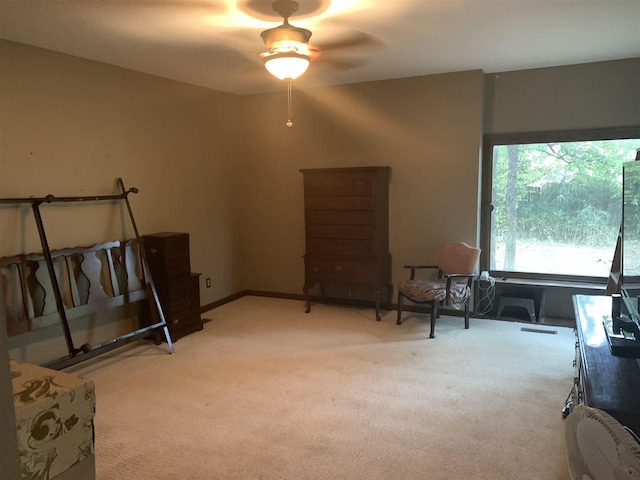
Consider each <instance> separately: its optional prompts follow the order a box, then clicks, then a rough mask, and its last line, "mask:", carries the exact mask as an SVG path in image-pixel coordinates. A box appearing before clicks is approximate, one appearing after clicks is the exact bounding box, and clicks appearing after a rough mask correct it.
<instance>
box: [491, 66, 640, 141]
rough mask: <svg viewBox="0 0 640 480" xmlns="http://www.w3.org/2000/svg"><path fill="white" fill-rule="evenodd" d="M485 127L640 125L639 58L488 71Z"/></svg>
mask: <svg viewBox="0 0 640 480" xmlns="http://www.w3.org/2000/svg"><path fill="white" fill-rule="evenodd" d="M486 84H487V85H486V109H485V133H511V132H536V131H537V132H546V131H553V130H577V129H588V128H603V127H624V126H631V125H640V87H638V85H640V58H632V59H628V60H616V61H610V62H596V63H586V64H581V65H569V66H563V67H553V68H538V69H533V70H521V71H515V72H502V73H495V74H490V75H487V81H486Z"/></svg>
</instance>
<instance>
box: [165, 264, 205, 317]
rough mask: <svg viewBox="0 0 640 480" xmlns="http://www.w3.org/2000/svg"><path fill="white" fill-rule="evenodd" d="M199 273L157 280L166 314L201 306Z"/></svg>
mask: <svg viewBox="0 0 640 480" xmlns="http://www.w3.org/2000/svg"><path fill="white" fill-rule="evenodd" d="M198 277H199V274H196V273H194V274H191V275H189V276H188V277H184V278H179V279H176V280H158V281H156V282H155V286H156V289H157V290H158V296H159V297H160V304H161V305H162V309H163V310H164V311H165V314H169V313H177V312H182V311H185V310H189V309H192V308H197V309H199V308H200V286H199V281H198Z"/></svg>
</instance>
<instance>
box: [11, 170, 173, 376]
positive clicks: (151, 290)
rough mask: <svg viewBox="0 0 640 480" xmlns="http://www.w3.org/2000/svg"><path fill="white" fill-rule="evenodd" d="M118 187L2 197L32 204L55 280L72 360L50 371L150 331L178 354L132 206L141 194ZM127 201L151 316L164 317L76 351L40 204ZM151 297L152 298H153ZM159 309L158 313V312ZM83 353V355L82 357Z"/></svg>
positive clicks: (61, 361)
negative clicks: (110, 191) (158, 332)
mask: <svg viewBox="0 0 640 480" xmlns="http://www.w3.org/2000/svg"><path fill="white" fill-rule="evenodd" d="M118 186H119V187H120V189H121V193H120V194H118V195H97V196H96V195H94V196H81V197H55V196H53V195H47V196H45V197H25V198H0V205H10V204H13V205H16V204H30V205H31V208H32V210H33V215H34V217H35V221H36V226H37V228H38V235H39V236H40V243H41V245H42V252H43V255H44V258H45V263H46V264H47V270H48V273H49V278H50V280H51V287H52V290H53V295H54V297H55V301H56V307H57V310H58V314H59V315H60V322H61V323H62V327H63V331H64V337H65V342H66V344H67V350H68V352H69V356H68V357H63V358H59V359H56V360H52V361H50V362H47V363H45V364H44V366H46V367H48V368H55V369H63V368H67V367H69V366H71V365H74V364H76V363H79V362H80V361H82V360H85V359H89V358H92V357H95V356H96V355H99V354H101V353H104V352H107V351H109V350H112V349H114V348H116V347H118V346H120V345H123V344H124V343H127V342H130V341H132V340H135V339H137V338H142V337H144V336H145V335H148V334H149V332H151V331H152V330H155V329H157V328H162V329H163V332H164V335H165V339H166V341H167V345H168V347H169V352H170V353H172V354H173V353H174V349H173V342H172V341H171V335H170V334H169V329H168V328H167V322H166V319H165V316H164V313H163V311H162V305H161V304H160V299H159V297H158V293H157V290H156V287H155V284H154V283H153V279H152V277H151V273H150V272H149V267H148V265H147V259H146V253H145V250H144V244H143V240H142V238H141V237H140V234H139V232H138V227H137V225H136V221H135V218H134V216H133V210H132V209H131V205H130V203H129V197H128V196H129V194H130V193H138V189H137V188H135V187H131V188H129V189H128V190H127V189H125V187H124V182H123V181H122V178H118ZM117 200H124V201H125V203H126V205H127V210H128V212H129V218H130V220H131V224H132V226H133V230H134V232H135V235H136V240H137V243H138V248H139V251H140V259H141V263H142V271H143V274H144V277H145V283H146V285H147V298H148V300H149V307H150V309H151V314H152V316H153V317H156V316H155V315H154V313H157V314H158V316H159V317H160V320H159V321H156V320H157V317H156V318H154V321H153V322H152V325H149V326H146V327H143V328H140V329H138V330H136V331H134V332H130V333H127V334H125V335H121V336H119V337H117V338H114V339H112V340H109V341H107V342H104V343H102V344H100V345H97V346H95V347H91V346H90V345H89V344H86V343H85V344H83V345H82V346H81V347H80V348H76V347H75V345H74V343H73V337H72V335H71V329H70V328H69V319H68V318H67V314H66V311H65V306H64V300H63V299H62V293H61V292H60V285H59V284H58V279H57V277H56V272H55V267H54V264H53V257H52V256H51V250H50V248H49V242H48V240H47V236H46V232H45V228H44V222H43V221H42V215H41V213H40V205H42V204H43V203H82V202H100V201H117ZM149 294H151V297H152V298H150V297H149ZM154 307H155V310H154ZM79 354H82V355H79Z"/></svg>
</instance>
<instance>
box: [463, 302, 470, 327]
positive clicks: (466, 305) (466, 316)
mask: <svg viewBox="0 0 640 480" xmlns="http://www.w3.org/2000/svg"><path fill="white" fill-rule="evenodd" d="M464 328H465V330H468V329H469V300H468V299H467V301H466V302H465V303H464Z"/></svg>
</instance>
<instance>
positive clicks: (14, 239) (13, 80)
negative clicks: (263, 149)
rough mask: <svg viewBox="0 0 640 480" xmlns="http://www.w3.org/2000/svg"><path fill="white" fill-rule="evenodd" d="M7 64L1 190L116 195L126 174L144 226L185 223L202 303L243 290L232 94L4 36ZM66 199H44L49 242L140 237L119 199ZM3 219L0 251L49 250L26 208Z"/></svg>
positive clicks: (0, 77)
mask: <svg viewBox="0 0 640 480" xmlns="http://www.w3.org/2000/svg"><path fill="white" fill-rule="evenodd" d="M0 64H1V65H2V68H0V112H1V113H0V115H1V116H0V121H1V130H0V132H1V135H0V197H2V198H6V197H28V196H32V195H33V196H44V195H46V194H48V193H52V194H54V195H59V196H65V195H66V196H81V195H101V194H111V193H116V192H117V191H118V190H117V188H116V179H117V178H118V177H122V178H123V179H124V182H125V184H126V185H127V186H135V187H138V189H139V190H140V193H139V194H137V195H133V196H131V197H130V199H131V203H132V208H133V211H134V215H135V217H136V222H137V224H138V229H139V230H140V233H141V234H145V233H154V232H159V231H167V230H169V231H181V232H182V231H184V232H189V234H190V242H191V245H190V246H191V268H192V270H193V271H196V272H200V273H202V277H201V302H202V304H207V303H210V302H213V301H215V300H217V299H219V298H221V297H224V296H227V295H231V294H232V293H235V292H237V291H239V290H241V289H242V288H243V279H242V276H243V271H242V262H241V258H242V251H241V249H242V241H241V237H240V235H241V234H242V232H241V229H240V218H239V215H238V213H239V203H240V202H238V198H237V191H236V190H235V188H234V182H231V181H230V179H235V178H237V176H238V175H239V171H240V165H239V164H238V154H237V151H238V148H237V143H236V138H237V137H236V131H237V130H236V128H235V125H236V123H237V114H238V107H239V103H240V102H239V99H238V98H237V97H236V96H233V95H228V94H222V93H218V92H214V91H211V90H208V89H205V88H200V87H195V86H191V85H187V84H183V83H179V82H173V81H169V80H164V79H161V78H158V77H153V76H150V75H145V74H140V73H136V72H133V71H130V70H125V69H122V68H116V67H112V66H109V65H105V64H100V63H96V62H90V61H87V60H82V59H79V58H75V57H70V56H67V55H61V54H57V53H53V52H50V51H46V50H42V49H38V48H33V47H28V46H25V45H21V44H17V43H11V42H6V41H0ZM59 205H60V204H58V206H54V207H52V206H43V207H42V212H43V217H44V222H45V226H46V227H47V233H48V237H49V241H50V244H51V247H52V248H60V247H70V246H74V245H78V244H80V245H88V244H92V243H96V242H100V241H105V240H113V239H116V238H122V236H123V235H126V236H131V235H133V231H132V229H131V228H128V225H129V220H128V216H127V214H126V210H124V209H123V208H122V204H121V205H120V206H119V207H118V206H113V205H101V206H69V205H66V204H65V205H64V206H59ZM0 220H1V223H0V228H1V230H0V255H12V254H16V253H20V252H31V251H41V247H40V244H39V240H38V237H37V232H36V230H35V223H34V221H33V218H32V215H31V213H30V208H29V206H27V208H24V209H22V210H21V209H16V208H14V207H11V208H0ZM123 225H125V226H127V228H123ZM204 277H211V278H212V281H213V286H212V288H210V289H205V288H204Z"/></svg>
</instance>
